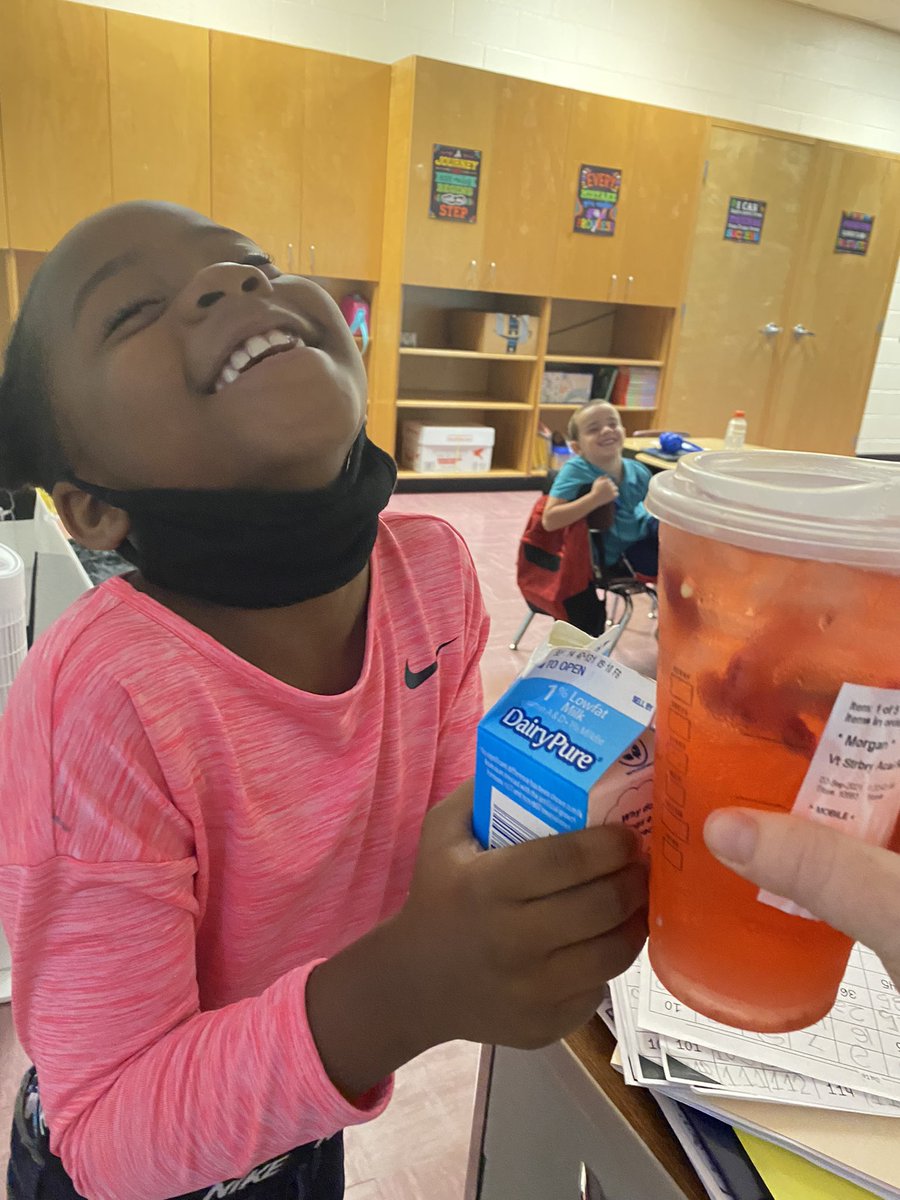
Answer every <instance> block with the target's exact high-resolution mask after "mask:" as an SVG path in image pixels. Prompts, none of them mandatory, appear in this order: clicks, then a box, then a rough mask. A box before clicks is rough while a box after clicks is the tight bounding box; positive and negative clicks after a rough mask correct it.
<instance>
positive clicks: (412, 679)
mask: <svg viewBox="0 0 900 1200" xmlns="http://www.w3.org/2000/svg"><path fill="white" fill-rule="evenodd" d="M456 641H459V639H458V638H451V639H450V641H449V642H441V644H440V645H439V646H438V648H437V650H435V652H434V662H433V663H429V664H428V666H427V667H423V668H422V670H421V671H413V670H412V669H411V668H410V665H409V659H407V660H406V672H405V674H404V679H405V681H406V686H407V687H408V688H409V690H410V691H412V690H413V689H414V688H417V687H421V686H422V684H423V683H425V682H427V680H429V679H430V678H431V677H432V675H434V673H435V672H436V671H437V669H438V655H439V654H440V652H441V651H442V650H446V648H447V647H448V646H452V645H453V643H454V642H456Z"/></svg>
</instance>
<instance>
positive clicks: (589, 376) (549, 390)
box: [541, 371, 594, 404]
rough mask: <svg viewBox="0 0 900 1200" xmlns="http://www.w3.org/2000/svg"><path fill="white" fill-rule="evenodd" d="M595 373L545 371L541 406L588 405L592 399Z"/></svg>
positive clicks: (542, 382)
mask: <svg viewBox="0 0 900 1200" xmlns="http://www.w3.org/2000/svg"><path fill="white" fill-rule="evenodd" d="M593 383H594V375H593V372H590V371H589V372H586V373H585V372H577V371H545V372H544V377H543V379H542V380H541V404H586V403H587V402H588V400H590V398H591V387H592V386H593Z"/></svg>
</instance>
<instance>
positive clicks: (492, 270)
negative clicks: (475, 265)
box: [491, 262, 497, 283]
mask: <svg viewBox="0 0 900 1200" xmlns="http://www.w3.org/2000/svg"><path fill="white" fill-rule="evenodd" d="M496 274H497V264H496V263H495V262H492V263H491V283H493V282H494V276H495V275H496Z"/></svg>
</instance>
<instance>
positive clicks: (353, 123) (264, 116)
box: [210, 32, 391, 279]
mask: <svg viewBox="0 0 900 1200" xmlns="http://www.w3.org/2000/svg"><path fill="white" fill-rule="evenodd" d="M210 36H211V64H212V65H211V73H212V77H211V84H212V210H213V216H214V217H215V219H216V220H217V221H221V222H222V223H223V224H225V225H230V226H233V227H234V228H235V229H239V230H241V231H242V232H245V233H249V234H250V235H251V236H252V237H254V238H256V239H257V240H258V241H259V242H260V243H261V244H262V246H263V248H264V249H266V250H267V251H268V252H269V253H270V254H272V255H273V257H274V258H275V260H276V262H277V263H278V265H279V266H280V267H281V268H282V270H286V271H298V272H299V271H303V272H305V273H308V274H311V275H320V276H330V277H337V278H348V279H377V277H378V270H379V261H380V251H381V230H382V223H383V216H384V174H385V156H386V153H387V121H388V105H389V103H390V77H391V76H390V68H389V67H386V66H383V65H381V64H379V63H369V62H362V61H360V60H357V59H352V58H343V57H341V56H339V55H334V54H319V53H316V52H314V51H307V50H301V49H299V48H298V47H296V46H284V45H280V44H278V43H275V42H261V41H256V40H255V39H252V38H244V37H237V36H234V35H232V34H225V33H216V32H213V33H212V34H211V35H210Z"/></svg>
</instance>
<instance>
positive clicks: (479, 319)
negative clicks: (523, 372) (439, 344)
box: [450, 309, 541, 355]
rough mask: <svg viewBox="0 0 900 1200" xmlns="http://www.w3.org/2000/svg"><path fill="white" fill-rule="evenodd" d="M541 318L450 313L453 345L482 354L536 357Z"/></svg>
mask: <svg viewBox="0 0 900 1200" xmlns="http://www.w3.org/2000/svg"><path fill="white" fill-rule="evenodd" d="M540 324H541V322H540V318H539V317H531V316H526V315H515V314H513V313H489V312H475V311H473V310H472V309H453V310H452V311H451V312H450V345H451V346H452V347H453V349H454V350H478V351H480V352H481V353H482V354H509V355H514V354H537V343H538V331H539V328H540Z"/></svg>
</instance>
